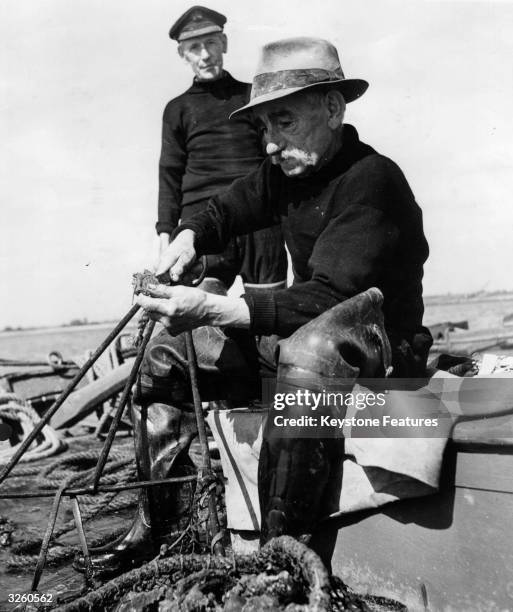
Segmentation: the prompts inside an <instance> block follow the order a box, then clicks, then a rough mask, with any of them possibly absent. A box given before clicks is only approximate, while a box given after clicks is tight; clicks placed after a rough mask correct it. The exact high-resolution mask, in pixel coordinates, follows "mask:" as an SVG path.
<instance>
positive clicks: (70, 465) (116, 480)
mask: <svg viewBox="0 0 513 612" xmlns="http://www.w3.org/2000/svg"><path fill="white" fill-rule="evenodd" d="M99 455H100V451H79V452H76V453H73V454H70V455H66V456H63V457H60V458H59V459H57V460H55V461H53V462H52V463H50V464H49V465H47V466H46V467H44V468H42V469H41V468H39V469H34V468H21V469H17V470H16V471H15V472H14V473H13V474H12V475H11V478H10V479H9V480H8V481H7V482H8V483H10V484H11V486H17V487H19V478H20V477H23V478H25V477H27V476H35V484H36V486H39V487H42V488H44V489H46V490H57V489H58V488H59V486H60V485H61V484H62V483H63V482H67V486H68V487H71V486H84V485H87V484H88V483H89V482H90V480H91V478H92V475H93V473H94V467H95V465H96V462H97V460H98V457H99ZM135 472H136V470H135V460H134V457H133V450H132V449H131V448H127V449H126V450H125V449H117V450H115V451H113V452H112V455H111V457H110V458H109V462H108V463H107V465H106V466H105V469H104V476H103V477H102V481H101V482H102V484H104V485H105V484H121V483H126V482H133V481H134V480H135ZM32 482H33V481H32ZM80 502H81V505H82V508H83V512H82V520H83V522H84V523H86V522H89V521H91V520H93V519H95V518H97V517H98V516H99V515H100V513H101V514H102V515H103V514H106V513H107V512H108V513H112V512H115V511H118V510H122V509H126V508H129V507H132V506H134V504H135V495H134V494H133V493H130V492H115V493H106V494H101V495H83V496H81V499H80ZM75 528H76V525H75V521H74V520H69V521H67V522H65V523H64V524H63V525H62V526H60V527H59V528H57V529H55V531H54V533H53V536H52V539H51V545H52V548H50V550H49V555H50V556H49V559H50V560H51V561H52V563H53V564H54V565H55V564H56V563H57V562H59V561H64V560H66V559H68V558H69V557H70V555H71V554H74V552H76V548H75V547H70V546H64V547H63V546H57V547H55V544H58V543H57V542H56V541H57V539H58V538H60V537H62V536H63V535H65V534H67V533H68V532H70V531H72V530H74V529H75ZM41 544H42V539H41V537H40V535H39V534H38V535H34V536H33V537H29V538H26V539H25V540H23V541H21V542H18V543H16V544H15V545H14V546H13V548H12V553H13V555H12V557H11V558H10V559H9V560H8V563H7V567H8V569H9V570H10V571H14V570H30V569H32V568H33V565H34V560H37V555H36V556H35V555H33V553H35V552H36V551H37V550H38V549H39V548H40V547H41Z"/></svg>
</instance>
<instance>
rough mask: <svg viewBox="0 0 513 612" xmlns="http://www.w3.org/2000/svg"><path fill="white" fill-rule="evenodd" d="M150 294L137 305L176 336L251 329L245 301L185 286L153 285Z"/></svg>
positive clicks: (141, 296) (138, 299)
mask: <svg viewBox="0 0 513 612" xmlns="http://www.w3.org/2000/svg"><path fill="white" fill-rule="evenodd" d="M148 291H149V293H150V295H143V294H142V293H141V294H139V295H138V296H137V299H136V302H137V304H139V306H142V308H144V310H145V312H147V313H148V314H149V316H150V318H151V319H153V320H154V321H158V322H159V323H161V324H162V325H164V327H166V328H167V330H168V331H169V333H170V334H172V335H174V336H176V335H178V334H180V333H182V332H184V331H188V330H192V329H195V328H196V327H201V326H202V325H214V326H217V327H226V326H230V327H241V328H245V329H248V328H249V323H250V316H249V308H248V306H247V304H246V302H245V301H244V300H243V299H242V298H232V297H226V296H223V295H215V294H213V293H206V292H205V291H202V290H201V289H196V288H195V287H185V286H183V285H177V286H176V287H167V286H166V285H150V286H149V287H148Z"/></svg>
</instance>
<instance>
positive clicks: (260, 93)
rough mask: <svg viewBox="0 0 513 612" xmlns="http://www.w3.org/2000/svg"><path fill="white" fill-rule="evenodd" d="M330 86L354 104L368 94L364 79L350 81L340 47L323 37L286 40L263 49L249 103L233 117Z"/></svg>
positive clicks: (234, 113)
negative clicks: (251, 109)
mask: <svg viewBox="0 0 513 612" xmlns="http://www.w3.org/2000/svg"><path fill="white" fill-rule="evenodd" d="M320 85H330V86H333V87H334V88H336V89H337V90H338V91H340V93H341V94H342V95H343V96H344V100H345V101H346V103H347V102H352V101H353V100H356V98H359V97H360V96H361V95H362V94H363V93H365V91H366V89H367V87H368V86H369V84H368V83H367V81H364V80H363V79H346V78H345V76H344V73H343V71H342V67H341V65H340V60H339V58H338V53H337V50H336V48H335V47H334V46H333V45H332V44H331V43H330V42H328V41H327V40H323V39H322V38H307V37H300V38H286V39H283V40H277V41H275V42H271V43H268V44H267V45H265V46H264V47H263V48H262V52H261V54H260V59H259V62H258V65H257V69H256V74H255V77H254V78H253V85H252V87H251V97H250V101H249V103H248V104H246V105H245V106H243V107H242V108H238V109H237V110H236V111H234V112H233V113H232V114H231V115H230V117H233V116H234V115H236V114H238V113H241V112H243V111H246V110H249V109H250V108H253V107H255V106H258V105H259V104H264V103H265V102H271V101H272V100H276V99H278V98H283V97H285V96H290V95H291V94H293V93H296V92H297V91H302V90H303V89H309V88H312V87H318V86H320Z"/></svg>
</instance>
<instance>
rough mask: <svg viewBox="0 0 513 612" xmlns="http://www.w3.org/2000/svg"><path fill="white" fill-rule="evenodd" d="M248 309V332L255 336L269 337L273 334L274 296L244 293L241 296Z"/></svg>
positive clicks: (264, 292)
mask: <svg viewBox="0 0 513 612" xmlns="http://www.w3.org/2000/svg"><path fill="white" fill-rule="evenodd" d="M241 297H242V298H243V299H244V301H245V302H246V304H247V305H248V308H249V317H250V324H249V331H250V333H252V334H254V335H255V336H271V335H272V334H273V333H274V332H275V323H276V302H275V300H274V294H273V293H271V292H267V291H262V292H261V293H251V294H250V293H245V294H244V295H242V296H241Z"/></svg>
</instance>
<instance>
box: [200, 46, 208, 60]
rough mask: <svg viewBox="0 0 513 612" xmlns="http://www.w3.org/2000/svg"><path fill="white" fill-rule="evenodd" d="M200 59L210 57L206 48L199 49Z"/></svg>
mask: <svg viewBox="0 0 513 612" xmlns="http://www.w3.org/2000/svg"><path fill="white" fill-rule="evenodd" d="M200 57H201V59H203V60H205V59H208V58H209V57H210V52H209V50H208V49H207V48H206V47H202V48H201V52H200Z"/></svg>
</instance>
